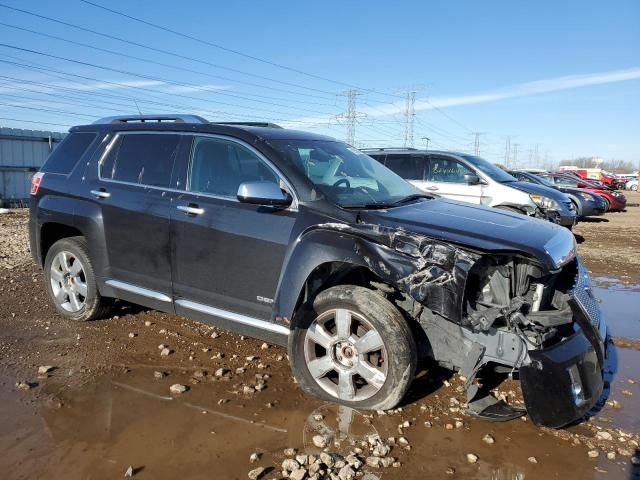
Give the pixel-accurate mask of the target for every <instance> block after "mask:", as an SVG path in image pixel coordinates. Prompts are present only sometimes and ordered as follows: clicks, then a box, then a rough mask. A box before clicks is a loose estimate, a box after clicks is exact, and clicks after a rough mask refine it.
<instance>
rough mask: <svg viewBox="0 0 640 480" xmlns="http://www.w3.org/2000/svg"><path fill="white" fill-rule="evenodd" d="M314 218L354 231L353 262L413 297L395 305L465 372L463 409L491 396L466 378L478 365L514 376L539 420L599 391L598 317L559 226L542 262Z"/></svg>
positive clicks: (601, 330) (553, 422) (576, 410)
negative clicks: (356, 257)
mask: <svg viewBox="0 0 640 480" xmlns="http://www.w3.org/2000/svg"><path fill="white" fill-rule="evenodd" d="M321 227H322V228H330V229H336V230H340V231H342V232H343V233H348V234H351V235H354V236H355V237H356V238H355V246H354V252H355V253H356V254H358V255H359V256H361V258H362V260H363V262H364V263H365V264H366V265H367V266H368V267H369V268H370V269H371V270H372V271H373V272H374V273H375V274H376V275H378V276H379V277H380V278H382V279H383V280H385V281H386V282H388V283H390V284H392V285H393V286H394V287H396V288H397V289H398V290H400V291H401V292H403V293H404V294H406V296H407V297H410V298H409V300H410V301H411V302H412V304H413V306H412V307H409V308H407V307H406V305H407V302H405V304H404V307H403V308H405V310H406V311H407V312H408V313H409V314H410V315H412V316H413V317H414V318H416V320H417V321H418V322H419V324H420V326H421V327H422V329H423V330H424V332H425V333H426V337H427V339H428V341H429V348H430V353H431V355H432V356H433V358H434V359H435V360H436V361H437V362H438V363H439V364H441V365H443V366H445V367H447V368H451V369H456V370H459V371H460V373H461V374H462V375H463V376H464V377H466V378H467V384H466V387H467V397H468V400H469V413H471V414H476V415H477V416H481V417H483V416H484V417H487V416H490V415H489V414H486V415H485V414H484V413H487V412H489V410H491V408H488V407H492V406H493V405H494V404H495V403H496V402H493V401H492V399H493V397H488V396H485V397H481V396H480V395H479V392H478V388H477V386H476V385H475V384H474V383H473V380H474V379H475V378H476V374H477V373H478V372H479V371H480V370H482V369H484V368H485V367H493V368H494V369H496V370H497V371H500V372H508V373H511V374H512V375H513V376H519V379H520V382H521V386H522V392H523V396H524V402H525V406H526V409H527V413H528V414H529V416H530V417H531V419H532V420H533V421H534V422H535V423H537V424H539V425H544V426H548V427H560V426H563V425H566V424H568V423H570V422H572V421H575V420H577V419H579V418H580V417H582V416H583V415H584V414H585V413H586V412H587V411H588V410H589V409H590V408H591V407H592V406H593V405H594V404H595V402H596V401H597V400H598V398H599V397H600V395H601V393H602V390H603V376H602V373H603V365H604V357H605V354H606V344H607V329H606V323H605V320H604V318H603V317H602V315H601V313H600V310H599V307H598V304H597V302H596V301H595V300H594V298H593V296H592V293H591V290H590V288H589V276H588V273H587V271H586V269H585V267H584V265H583V264H582V262H581V260H580V259H579V258H578V257H576V256H575V244H574V243H573V237H572V235H571V234H569V233H568V232H566V231H563V233H566V235H564V234H561V235H557V236H554V237H552V238H551V239H550V240H549V241H548V242H547V243H546V245H545V246H544V251H545V253H546V257H547V262H546V266H542V263H541V262H537V261H535V260H532V259H531V258H530V257H527V256H523V255H519V254H517V253H513V254H510V253H479V252H477V251H471V250H468V249H466V248H462V247H457V246H454V245H451V244H447V243H444V242H441V241H438V240H434V239H432V238H429V237H426V236H423V235H418V234H413V233H409V232H407V231H405V230H404V229H402V228H387V227H381V226H379V225H367V224H359V225H353V226H350V225H343V224H325V225H322V226H321ZM374 259H375V260H374ZM549 265H553V266H554V268H550V267H549ZM474 408H475V409H476V410H475V411H474ZM502 410H503V413H504V411H505V410H508V409H504V408H503V409H502ZM507 416H508V415H505V416H504V417H505V418H506V417H507ZM514 416H517V415H512V416H511V417H510V418H513V417H514Z"/></svg>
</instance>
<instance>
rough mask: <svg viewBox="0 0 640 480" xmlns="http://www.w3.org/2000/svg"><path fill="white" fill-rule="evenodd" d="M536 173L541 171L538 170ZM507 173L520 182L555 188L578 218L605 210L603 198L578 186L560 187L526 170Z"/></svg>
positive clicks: (605, 205) (605, 204) (600, 213)
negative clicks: (564, 196)
mask: <svg viewBox="0 0 640 480" xmlns="http://www.w3.org/2000/svg"><path fill="white" fill-rule="evenodd" d="M537 173H542V172H540V171H538V172H537ZM509 174H510V175H512V176H513V177H515V178H517V179H518V180H519V181H521V182H531V183H536V184H539V185H544V186H545V187H550V188H555V189H557V190H560V191H561V192H562V193H564V194H565V195H566V196H567V197H569V200H571V203H573V206H574V208H575V210H576V213H577V215H578V218H583V217H591V216H595V215H602V214H603V213H605V212H606V211H607V203H606V202H605V200H604V198H602V197H601V196H600V195H598V194H596V193H591V192H587V191H585V190H580V189H579V188H570V187H562V186H558V185H555V184H554V183H552V182H550V181H549V180H547V179H546V178H543V177H541V176H539V175H536V174H535V173H533V172H531V171H528V170H511V171H509Z"/></svg>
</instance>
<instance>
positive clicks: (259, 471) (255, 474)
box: [247, 467, 264, 480]
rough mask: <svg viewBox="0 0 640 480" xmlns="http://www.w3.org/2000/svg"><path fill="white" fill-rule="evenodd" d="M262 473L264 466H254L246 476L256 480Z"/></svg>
mask: <svg viewBox="0 0 640 480" xmlns="http://www.w3.org/2000/svg"><path fill="white" fill-rule="evenodd" d="M263 473H264V467H258V468H254V469H253V470H251V471H250V472H249V473H248V474H247V476H248V477H249V478H250V479H251V480H258V479H259V478H260V477H262V474H263Z"/></svg>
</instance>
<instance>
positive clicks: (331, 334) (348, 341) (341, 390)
mask: <svg viewBox="0 0 640 480" xmlns="http://www.w3.org/2000/svg"><path fill="white" fill-rule="evenodd" d="M304 356H305V360H306V364H307V368H308V370H309V373H310V374H311V376H312V377H313V378H314V380H315V381H316V382H317V384H318V385H319V386H320V387H321V388H322V389H323V390H325V391H326V392H327V393H329V394H330V395H331V396H333V397H335V398H336V399H339V400H343V401H352V402H353V401H361V400H365V399H367V398H370V397H372V396H373V395H375V394H376V393H377V392H378V391H380V389H381V388H382V386H383V385H384V383H385V381H386V379H387V367H388V357H387V350H386V348H385V346H384V342H383V340H382V336H381V335H380V334H379V333H378V331H377V330H376V329H375V328H374V326H373V325H372V323H371V322H369V321H368V320H367V319H366V318H364V317H363V316H362V315H360V314H359V313H356V312H354V311H352V310H348V309H345V308H337V309H333V310H328V311H326V312H324V313H322V314H321V315H320V316H318V317H317V318H316V319H315V320H314V321H313V322H312V323H311V325H309V328H308V329H307V331H306V334H305V339H304Z"/></svg>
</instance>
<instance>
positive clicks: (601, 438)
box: [596, 430, 613, 440]
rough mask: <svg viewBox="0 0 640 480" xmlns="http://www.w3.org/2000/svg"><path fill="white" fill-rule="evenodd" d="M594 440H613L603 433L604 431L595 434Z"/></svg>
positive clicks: (607, 433)
mask: <svg viewBox="0 0 640 480" xmlns="http://www.w3.org/2000/svg"><path fill="white" fill-rule="evenodd" d="M596 438H597V439H598V440H613V435H611V434H610V433H609V432H605V431H604V430H602V431H600V432H598V433H596Z"/></svg>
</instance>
